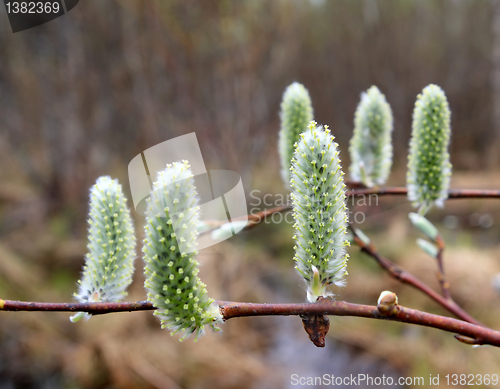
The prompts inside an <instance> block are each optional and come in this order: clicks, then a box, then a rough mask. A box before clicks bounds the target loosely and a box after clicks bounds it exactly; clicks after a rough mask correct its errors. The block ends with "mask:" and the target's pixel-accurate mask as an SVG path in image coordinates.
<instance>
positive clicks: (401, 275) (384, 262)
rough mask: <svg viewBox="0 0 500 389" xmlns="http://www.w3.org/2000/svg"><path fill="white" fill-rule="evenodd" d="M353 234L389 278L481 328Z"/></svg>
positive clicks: (449, 301)
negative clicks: (409, 286) (424, 295)
mask: <svg viewBox="0 0 500 389" xmlns="http://www.w3.org/2000/svg"><path fill="white" fill-rule="evenodd" d="M351 230H352V232H353V234H354V242H355V243H356V244H357V245H358V246H359V247H360V248H361V250H362V251H364V252H365V253H367V254H368V255H369V256H370V257H372V258H373V259H375V261H377V263H378V264H379V265H380V266H381V267H382V268H383V269H385V270H386V271H387V272H388V273H389V275H390V276H392V277H394V278H395V279H397V280H399V281H401V282H402V283H405V284H408V285H411V286H413V287H414V288H416V289H418V290H420V291H421V292H423V293H424V294H426V295H427V296H429V297H430V298H431V299H433V300H434V301H436V302H437V303H438V304H439V305H441V306H442V307H443V308H445V309H447V310H448V311H449V312H451V313H452V314H454V315H455V316H457V317H459V318H460V319H462V320H465V321H467V322H469V323H473V324H475V325H478V326H483V324H481V323H480V322H479V321H477V320H476V319H474V318H473V317H472V316H470V315H469V314H468V313H467V312H465V311H464V310H463V309H462V308H461V307H460V306H459V305H458V304H457V303H455V302H454V301H453V300H448V299H446V298H444V297H443V296H441V295H440V294H439V293H437V292H436V291H434V290H433V289H431V288H430V287H429V286H428V285H427V284H425V283H424V282H422V281H420V280H419V279H418V278H417V277H415V276H414V275H413V274H411V273H408V272H407V271H405V270H403V269H401V268H400V267H399V266H397V265H396V264H395V263H394V262H392V261H390V260H389V259H387V258H384V257H382V256H381V255H380V254H379V253H378V252H377V250H376V249H375V247H374V246H373V244H371V243H370V244H366V243H364V242H363V241H362V240H361V239H360V238H359V237H358V236H357V235H356V232H355V231H354V230H353V229H351Z"/></svg>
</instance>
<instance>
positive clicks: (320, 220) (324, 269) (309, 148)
mask: <svg viewBox="0 0 500 389" xmlns="http://www.w3.org/2000/svg"><path fill="white" fill-rule="evenodd" d="M343 176H344V172H343V171H342V169H341V166H340V159H339V151H338V144H337V143H335V142H334V137H333V135H331V134H330V130H328V127H327V126H325V128H324V129H323V128H322V127H317V126H316V123H315V122H311V123H310V124H309V127H308V129H307V130H306V131H305V132H304V133H302V134H301V135H300V141H298V142H297V144H296V149H295V154H294V158H293V160H292V167H291V181H290V183H291V187H292V194H291V198H292V203H293V215H294V219H295V224H294V227H295V235H294V239H295V242H296V245H295V247H294V249H295V257H294V259H295V262H296V269H297V270H298V271H299V273H300V274H301V275H302V276H303V278H304V281H305V283H306V285H307V298H308V300H309V301H310V302H314V301H316V300H317V298H318V297H320V296H331V295H332V294H331V292H329V291H328V290H327V288H328V287H329V286H330V285H337V286H343V285H344V284H345V276H346V275H347V270H346V268H347V259H348V254H347V253H346V250H345V246H348V245H349V242H348V240H347V239H346V238H347V235H346V232H347V231H346V228H347V208H346V195H345V184H344V178H343Z"/></svg>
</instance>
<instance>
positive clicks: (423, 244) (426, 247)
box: [417, 238, 438, 258]
mask: <svg viewBox="0 0 500 389" xmlns="http://www.w3.org/2000/svg"><path fill="white" fill-rule="evenodd" d="M417 244H418V245H419V246H420V248H421V249H422V250H423V251H424V252H426V253H427V254H429V255H430V256H431V257H432V258H437V256H438V249H437V247H436V246H434V245H433V244H432V243H431V242H429V241H428V240H425V239H420V238H418V239H417Z"/></svg>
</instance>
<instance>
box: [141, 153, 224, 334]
mask: <svg viewBox="0 0 500 389" xmlns="http://www.w3.org/2000/svg"><path fill="white" fill-rule="evenodd" d="M198 202H199V200H198V195H197V192H196V188H195V186H194V179H193V174H192V173H191V169H190V167H189V164H188V162H187V161H182V162H175V163H173V164H169V165H167V167H166V169H165V170H163V171H161V172H159V173H158V177H157V179H156V181H155V182H154V184H153V191H152V192H151V197H150V199H148V205H147V212H146V226H145V239H144V246H143V249H142V251H143V253H144V262H145V274H146V281H145V283H144V286H145V287H146V289H147V291H148V301H150V302H151V303H152V304H153V305H154V306H155V307H156V308H157V310H156V311H155V312H154V314H155V315H157V316H159V318H160V319H161V323H162V328H164V327H166V328H168V329H169V330H171V331H172V332H171V333H172V334H174V333H177V332H180V333H182V334H183V337H182V338H181V339H180V340H184V339H185V338H186V337H187V336H189V335H191V334H194V335H195V338H194V340H195V341H196V340H197V339H198V337H199V335H200V334H202V333H203V332H204V328H205V327H206V326H209V327H211V328H212V329H213V330H219V328H217V324H218V323H220V322H222V316H221V314H220V312H219V307H218V306H217V305H216V304H215V303H214V300H213V299H211V298H209V297H208V294H207V290H206V285H205V284H204V283H203V282H201V280H200V279H199V277H198V276H197V274H198V265H199V264H198V262H197V261H196V259H195V257H196V255H197V253H198V252H197V251H196V244H197V242H196V241H197V238H198V234H199V232H198V226H199V208H200V207H199V205H198Z"/></svg>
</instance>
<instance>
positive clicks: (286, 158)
mask: <svg viewBox="0 0 500 389" xmlns="http://www.w3.org/2000/svg"><path fill="white" fill-rule="evenodd" d="M280 117H281V129H280V133H279V145H278V146H279V153H280V158H281V176H282V177H283V181H284V183H285V186H286V187H287V188H288V187H289V186H290V166H291V161H292V158H293V153H294V152H295V147H294V144H295V142H297V141H298V140H299V135H300V134H301V133H303V132H304V131H305V130H306V128H307V125H308V124H309V122H310V121H311V120H313V108H312V103H311V98H310V97H309V92H308V91H307V89H306V88H305V87H304V85H302V84H299V83H298V82H294V83H293V84H291V85H290V86H289V87H288V88H286V90H285V93H284V94H283V100H282V102H281V115H280Z"/></svg>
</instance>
